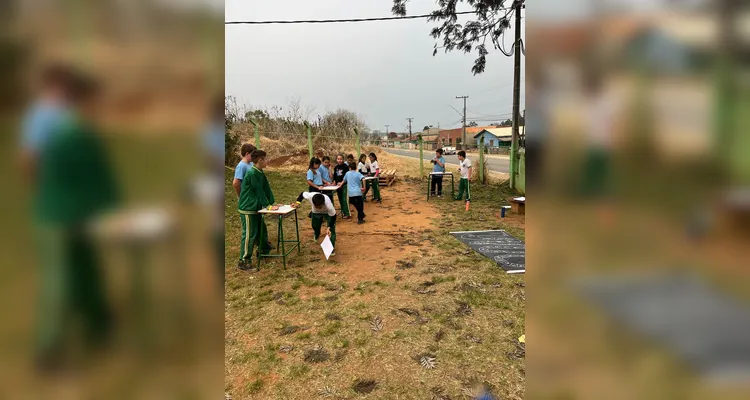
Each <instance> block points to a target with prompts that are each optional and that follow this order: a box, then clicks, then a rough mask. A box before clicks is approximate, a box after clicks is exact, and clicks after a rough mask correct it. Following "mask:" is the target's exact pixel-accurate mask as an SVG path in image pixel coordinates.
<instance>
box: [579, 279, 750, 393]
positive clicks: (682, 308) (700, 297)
mask: <svg viewBox="0 0 750 400" xmlns="http://www.w3.org/2000/svg"><path fill="white" fill-rule="evenodd" d="M576 287H577V288H578V290H579V291H580V292H581V293H582V294H583V295H584V296H585V297H587V298H589V299H591V300H592V301H593V302H594V303H595V304H597V305H598V306H599V307H601V309H603V310H604V312H605V314H608V315H609V316H610V317H611V318H612V319H613V320H615V321H617V322H619V323H621V324H622V325H623V326H624V327H626V328H629V329H630V330H631V331H632V332H634V333H639V334H642V335H645V336H646V337H648V338H651V339H652V340H654V341H655V342H656V343H659V344H661V345H663V346H664V347H666V348H667V349H670V350H671V351H672V352H673V353H674V354H676V355H678V356H679V357H681V358H682V359H683V360H685V361H687V362H688V364H689V365H692V366H693V367H694V369H695V370H696V371H697V372H699V373H700V374H701V375H703V377H705V378H708V379H709V380H711V381H715V382H716V381H727V380H735V379H736V380H743V381H746V380H747V379H750V307H748V305H747V304H745V303H740V302H739V301H737V300H735V299H733V298H731V297H729V296H727V295H725V294H723V293H721V292H719V291H718V290H717V289H714V288H712V287H711V286H709V285H707V284H706V283H704V282H702V281H701V280H700V279H699V278H695V277H690V276H683V275H669V276H659V277H649V278H643V277H640V278H598V279H588V280H586V281H583V282H577V284H576Z"/></svg>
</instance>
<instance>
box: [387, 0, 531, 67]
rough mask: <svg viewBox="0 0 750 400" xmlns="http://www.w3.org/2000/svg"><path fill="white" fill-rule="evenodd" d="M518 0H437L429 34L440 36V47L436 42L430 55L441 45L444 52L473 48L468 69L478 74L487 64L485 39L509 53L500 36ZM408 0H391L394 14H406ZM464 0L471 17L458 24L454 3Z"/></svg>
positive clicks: (508, 23)
mask: <svg viewBox="0 0 750 400" xmlns="http://www.w3.org/2000/svg"><path fill="white" fill-rule="evenodd" d="M518 1H521V2H522V1H524V0H512V1H510V0H438V1H437V3H438V6H439V8H438V9H437V10H435V11H433V12H432V13H431V16H430V17H429V18H428V21H430V22H439V23H440V25H439V26H436V27H434V28H432V31H431V32H430V36H432V37H433V38H435V39H436V40H438V39H442V42H443V43H442V46H438V43H437V42H436V43H435V47H434V51H433V52H432V55H433V56H434V55H436V54H437V52H438V49H441V48H443V49H445V52H449V51H453V50H459V51H463V52H464V53H471V52H472V51H476V53H477V55H478V57H477V58H476V60H474V66H473V67H472V68H471V71H472V72H473V73H474V75H477V74H481V73H482V72H484V69H485V66H486V64H487V55H488V54H489V50H488V49H487V40H488V39H489V41H490V44H491V45H492V46H493V48H495V49H500V50H501V51H502V52H503V53H505V54H506V55H511V54H512V53H508V52H506V51H505V50H504V47H503V46H504V45H503V41H502V36H503V33H504V32H505V30H506V29H507V28H509V27H510V18H511V15H512V14H513V10H514V7H513V6H515V5H516V4H517V3H516V2H518ZM408 2H409V0H393V8H392V9H391V11H392V12H393V14H394V15H398V16H401V17H403V16H406V3H408ZM463 3H466V4H467V5H468V6H469V7H471V8H472V9H473V10H474V16H473V17H472V20H470V21H469V22H467V23H466V24H460V23H458V15H459V14H458V12H459V10H457V6H458V5H459V4H463ZM506 4H507V6H506ZM511 51H512V50H511Z"/></svg>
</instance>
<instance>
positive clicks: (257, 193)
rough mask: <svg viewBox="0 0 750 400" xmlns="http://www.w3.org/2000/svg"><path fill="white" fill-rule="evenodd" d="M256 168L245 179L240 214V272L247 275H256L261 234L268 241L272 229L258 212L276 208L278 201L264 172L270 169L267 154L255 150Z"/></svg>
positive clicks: (254, 160)
mask: <svg viewBox="0 0 750 400" xmlns="http://www.w3.org/2000/svg"><path fill="white" fill-rule="evenodd" d="M252 157H253V163H255V165H253V167H252V168H250V171H248V172H247V174H245V177H244V178H243V179H242V188H241V190H240V202H239V213H240V217H241V219H242V241H241V242H240V261H239V262H238V263H237V268H239V269H241V270H243V271H250V272H256V271H258V268H257V267H255V268H254V267H252V253H253V250H254V248H255V246H256V245H258V247H261V246H260V245H259V241H260V235H261V232H262V234H263V237H264V238H265V239H268V229H267V227H266V224H264V223H263V220H262V219H261V216H260V215H259V214H258V211H260V210H262V209H264V208H267V207H268V206H271V205H273V203H274V202H275V201H276V199H274V197H273V192H272V191H271V185H269V183H268V179H267V178H266V174H265V173H263V169H264V168H265V166H266V152H265V151H263V150H255V151H253V153H252ZM262 247H263V248H262V249H259V251H260V252H262V253H263V254H267V253H268V252H269V251H271V248H270V246H268V243H264V245H263V246H262Z"/></svg>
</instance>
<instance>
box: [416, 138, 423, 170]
mask: <svg viewBox="0 0 750 400" xmlns="http://www.w3.org/2000/svg"><path fill="white" fill-rule="evenodd" d="M417 139H418V140H419V176H421V177H424V142H423V140H422V135H417Z"/></svg>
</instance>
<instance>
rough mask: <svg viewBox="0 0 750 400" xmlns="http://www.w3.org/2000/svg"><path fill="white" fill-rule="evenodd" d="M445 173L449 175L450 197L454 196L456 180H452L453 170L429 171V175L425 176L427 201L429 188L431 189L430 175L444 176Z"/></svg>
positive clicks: (428, 199)
mask: <svg viewBox="0 0 750 400" xmlns="http://www.w3.org/2000/svg"><path fill="white" fill-rule="evenodd" d="M446 175H450V177H451V198H454V197H456V182H455V181H454V180H453V172H430V175H429V176H428V177H427V201H430V190H431V189H432V188H431V186H432V177H433V176H442V177H445V176H446Z"/></svg>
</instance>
